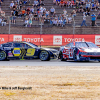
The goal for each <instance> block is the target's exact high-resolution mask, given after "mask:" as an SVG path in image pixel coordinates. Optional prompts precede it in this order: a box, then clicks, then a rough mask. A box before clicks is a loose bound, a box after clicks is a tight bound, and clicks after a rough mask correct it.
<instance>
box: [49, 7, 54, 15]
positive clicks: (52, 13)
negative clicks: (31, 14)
mask: <svg viewBox="0 0 100 100" xmlns="http://www.w3.org/2000/svg"><path fill="white" fill-rule="evenodd" d="M50 14H51V15H54V14H55V8H54V7H52V8H51V9H50Z"/></svg>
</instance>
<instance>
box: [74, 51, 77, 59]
mask: <svg viewBox="0 0 100 100" xmlns="http://www.w3.org/2000/svg"><path fill="white" fill-rule="evenodd" d="M73 59H74V61H77V57H76V52H75V51H74V55H73Z"/></svg>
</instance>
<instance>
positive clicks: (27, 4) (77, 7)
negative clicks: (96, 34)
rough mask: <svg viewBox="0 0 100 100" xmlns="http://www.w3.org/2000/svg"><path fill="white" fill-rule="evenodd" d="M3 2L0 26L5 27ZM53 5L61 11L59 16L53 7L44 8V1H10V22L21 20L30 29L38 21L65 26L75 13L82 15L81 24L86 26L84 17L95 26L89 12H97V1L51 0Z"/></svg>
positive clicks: (96, 16)
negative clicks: (89, 19) (88, 17)
mask: <svg viewBox="0 0 100 100" xmlns="http://www.w3.org/2000/svg"><path fill="white" fill-rule="evenodd" d="M2 3H3V0H0V13H1V17H0V23H1V25H2V26H5V25H6V23H7V19H6V17H5V12H4V11H2V10H1V5H2ZM53 4H54V5H57V6H59V7H60V8H61V9H63V11H62V13H61V14H57V13H56V9H55V8H54V7H53V5H52V7H51V8H50V9H47V8H45V6H44V5H45V4H44V0H34V1H33V4H32V3H31V0H15V1H11V3H10V4H9V9H10V10H11V14H10V17H9V19H10V22H11V24H16V21H17V20H16V18H23V19H24V23H23V25H24V26H25V27H31V26H32V24H33V23H34V22H35V21H38V22H39V23H40V24H41V23H42V25H44V24H46V23H48V24H50V25H55V26H62V27H63V26H65V24H70V23H72V21H73V19H74V17H76V15H77V13H83V14H82V15H83V21H82V24H81V26H83V24H84V25H85V26H87V24H86V17H87V16H90V17H91V22H90V24H91V25H92V26H94V25H97V24H96V22H93V20H92V19H93V17H94V16H93V14H94V15H95V13H93V14H91V13H90V12H91V11H98V10H99V2H98V1H96V2H95V1H94V0H92V1H90V0H87V1H85V0H77V1H76V0H53ZM69 8H72V11H71V12H70V13H67V9H69ZM97 18H98V19H100V12H99V13H98V15H95V18H94V19H95V21H96V19H97Z"/></svg>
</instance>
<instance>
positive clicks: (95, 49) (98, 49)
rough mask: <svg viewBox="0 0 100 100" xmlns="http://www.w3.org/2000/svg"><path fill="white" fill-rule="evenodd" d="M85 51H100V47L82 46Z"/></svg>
mask: <svg viewBox="0 0 100 100" xmlns="http://www.w3.org/2000/svg"><path fill="white" fill-rule="evenodd" d="M81 49H83V51H85V52H100V48H81Z"/></svg>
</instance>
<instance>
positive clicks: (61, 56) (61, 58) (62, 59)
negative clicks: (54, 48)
mask: <svg viewBox="0 0 100 100" xmlns="http://www.w3.org/2000/svg"><path fill="white" fill-rule="evenodd" d="M60 60H61V61H66V60H67V59H64V58H63V54H62V53H61V54H60Z"/></svg>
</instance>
